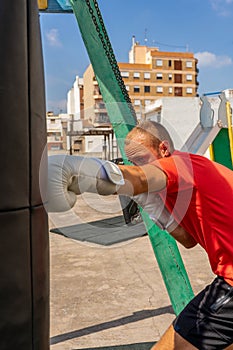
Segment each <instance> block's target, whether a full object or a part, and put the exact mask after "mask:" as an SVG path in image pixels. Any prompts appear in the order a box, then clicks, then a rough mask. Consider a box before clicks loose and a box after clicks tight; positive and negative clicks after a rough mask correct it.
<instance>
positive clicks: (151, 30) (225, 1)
mask: <svg viewBox="0 0 233 350" xmlns="http://www.w3.org/2000/svg"><path fill="white" fill-rule="evenodd" d="M98 4H99V8H100V10H101V13H102V16H103V19H104V23H105V27H106V29H107V32H108V35H109V38H110V41H111V44H112V47H113V50H114V53H115V56H116V59H117V60H118V62H127V61H128V52H129V49H130V48H131V43H132V36H133V35H134V36H135V38H136V40H137V41H139V42H140V44H141V45H144V44H146V45H148V46H156V47H159V50H160V51H186V48H188V51H189V52H193V53H194V55H195V57H196V58H198V60H199V63H198V68H199V76H198V81H199V83H200V85H199V90H198V92H199V94H200V95H202V94H203V93H207V92H214V91H221V90H224V89H228V88H233V0H176V1H174V0H167V1H164V0H145V1H142V0H99V1H98ZM40 23H41V33H42V45H43V55H44V67H45V84H46V108H47V110H53V111H54V112H55V113H59V112H60V111H62V112H66V98H67V92H68V91H69V89H70V88H71V87H72V85H73V82H74V80H75V76H76V75H79V76H80V77H82V75H83V73H84V71H85V70H86V68H87V66H88V65H89V62H90V61H89V57H88V55H87V53H86V48H85V46H84V43H83V41H82V38H81V34H80V32H79V28H78V24H77V21H76V18H75V16H74V15H73V14H43V13H41V14H40Z"/></svg>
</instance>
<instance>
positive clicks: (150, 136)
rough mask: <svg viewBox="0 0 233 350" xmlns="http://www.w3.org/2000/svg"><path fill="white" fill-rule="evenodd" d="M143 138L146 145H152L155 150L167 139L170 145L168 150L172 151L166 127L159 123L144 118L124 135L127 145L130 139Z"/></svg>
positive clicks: (172, 146)
mask: <svg viewBox="0 0 233 350" xmlns="http://www.w3.org/2000/svg"><path fill="white" fill-rule="evenodd" d="M135 139H137V140H140V139H144V140H146V142H147V143H148V146H150V147H153V148H154V149H155V150H156V151H158V149H159V145H160V144H161V142H163V141H167V142H168V143H169V145H170V152H171V153H172V152H173V151H174V145H173V141H172V139H171V136H170V134H169V132H168V131H167V129H166V128H165V127H164V126H163V125H161V124H160V123H157V122H154V121H151V120H146V121H143V122H141V123H139V124H138V125H136V126H135V127H134V128H133V129H132V130H131V131H130V132H129V133H128V135H127V136H126V139H125V145H129V143H130V141H131V140H135Z"/></svg>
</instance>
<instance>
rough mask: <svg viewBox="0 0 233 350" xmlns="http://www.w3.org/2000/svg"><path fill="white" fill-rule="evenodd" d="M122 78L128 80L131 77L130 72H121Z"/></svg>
mask: <svg viewBox="0 0 233 350" xmlns="http://www.w3.org/2000/svg"><path fill="white" fill-rule="evenodd" d="M121 76H122V78H128V77H129V72H121Z"/></svg>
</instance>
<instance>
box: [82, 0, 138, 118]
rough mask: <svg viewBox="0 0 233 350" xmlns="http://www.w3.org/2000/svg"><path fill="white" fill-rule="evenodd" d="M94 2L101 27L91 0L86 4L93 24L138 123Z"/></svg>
mask: <svg viewBox="0 0 233 350" xmlns="http://www.w3.org/2000/svg"><path fill="white" fill-rule="evenodd" d="M92 2H93V3H94V6H95V9H96V13H97V16H98V20H99V23H100V25H99V24H98V22H97V19H96V16H95V14H94V10H93V8H92V7H91V4H90V0H86V4H87V6H88V9H89V12H90V15H91V18H92V21H93V23H94V25H95V28H96V31H97V33H98V35H99V38H100V40H101V43H102V45H103V49H104V51H105V54H106V56H107V58H108V60H109V63H110V65H111V68H112V70H113V73H114V75H115V78H116V80H117V83H118V85H119V87H120V89H121V92H122V94H123V97H124V99H125V101H126V102H127V104H128V106H129V109H130V111H131V114H132V115H133V117H134V119H135V121H136V120H137V118H136V114H135V110H134V108H133V106H132V103H131V99H130V97H129V94H128V91H127V90H126V87H125V84H124V81H123V79H122V76H121V73H120V70H119V67H118V63H117V61H116V58H115V55H114V52H113V49H112V45H111V42H110V40H109V37H108V34H107V31H106V29H105V25H104V21H103V18H102V15H101V12H100V9H99V6H98V3H97V1H96V0H92ZM102 33H103V34H102Z"/></svg>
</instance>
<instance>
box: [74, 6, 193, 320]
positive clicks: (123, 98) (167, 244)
mask: <svg viewBox="0 0 233 350" xmlns="http://www.w3.org/2000/svg"><path fill="white" fill-rule="evenodd" d="M70 3H71V5H72V7H73V11H74V13H75V16H76V18H77V22H78V25H79V28H80V32H81V35H82V38H83V41H84V44H85V46H86V49H87V52H88V55H89V58H90V61H91V64H92V67H93V70H94V72H95V76H96V79H97V82H98V84H99V88H100V91H101V94H102V97H103V100H104V102H105V105H106V109H107V111H108V115H109V118H110V121H111V124H112V127H113V130H114V133H115V135H116V138H117V142H118V145H119V148H120V151H121V154H122V157H123V159H124V161H125V163H128V161H127V158H126V156H125V152H124V139H125V137H126V135H127V134H128V132H129V131H130V130H131V129H132V128H133V127H134V126H135V125H136V117H135V112H134V110H133V108H132V105H131V103H130V99H129V96H128V93H127V91H126V89H125V85H124V82H123V80H122V78H121V75H120V71H119V68H118V65H117V62H116V59H115V56H114V53H113V50H112V47H111V44H110V41H109V38H108V35H107V32H106V29H105V27H104V23H103V19H102V16H101V13H100V10H99V7H98V4H97V2H96V0H70ZM142 217H143V220H144V224H145V226H146V229H147V232H148V235H149V238H150V241H151V244H152V247H153V249H154V253H155V256H156V259H157V261H158V265H159V267H160V271H161V274H162V277H163V280H164V282H165V285H166V288H167V291H168V295H169V297H170V300H171V303H172V306H173V309H174V312H175V313H176V314H178V313H179V312H180V311H182V309H183V308H184V306H185V305H186V304H187V303H188V302H189V301H190V299H191V298H192V297H193V291H192V288H191V285H190V282H189V279H188V275H187V273H186V270H185V267H184V264H183V262H182V259H181V256H180V253H179V250H178V247H177V245H176V242H175V240H174V239H173V238H172V237H171V236H170V235H169V234H168V233H167V232H166V231H161V230H160V229H159V228H158V227H157V226H156V225H155V224H154V223H153V222H152V221H151V220H150V218H149V217H148V215H147V214H146V213H143V212H142Z"/></svg>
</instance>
